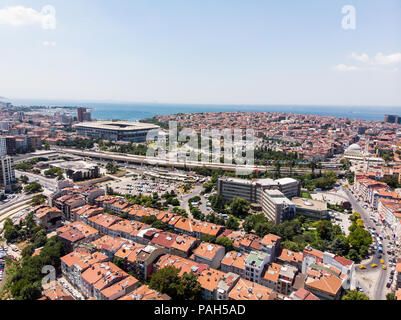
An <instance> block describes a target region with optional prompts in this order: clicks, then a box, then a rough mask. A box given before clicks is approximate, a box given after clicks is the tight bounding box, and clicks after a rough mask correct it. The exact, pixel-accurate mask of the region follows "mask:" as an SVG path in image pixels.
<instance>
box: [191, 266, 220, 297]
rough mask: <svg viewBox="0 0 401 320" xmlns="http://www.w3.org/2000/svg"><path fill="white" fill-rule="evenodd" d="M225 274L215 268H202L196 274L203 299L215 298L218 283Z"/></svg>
mask: <svg viewBox="0 0 401 320" xmlns="http://www.w3.org/2000/svg"><path fill="white" fill-rule="evenodd" d="M225 276H226V274H225V273H224V272H222V271H219V270H215V269H207V270H203V271H202V272H201V274H200V275H199V276H198V282H199V284H200V286H201V288H202V299H203V300H217V294H218V293H217V290H218V286H219V283H220V281H221V280H222V279H224V278H225Z"/></svg>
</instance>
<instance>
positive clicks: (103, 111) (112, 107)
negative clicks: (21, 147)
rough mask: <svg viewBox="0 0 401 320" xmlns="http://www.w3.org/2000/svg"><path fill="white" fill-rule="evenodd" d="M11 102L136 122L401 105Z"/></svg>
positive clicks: (374, 117)
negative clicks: (78, 109)
mask: <svg viewBox="0 0 401 320" xmlns="http://www.w3.org/2000/svg"><path fill="white" fill-rule="evenodd" d="M11 102H12V103H13V104H14V105H25V106H33V105H35V106H48V107H55V106H57V107H63V106H73V107H75V106H76V107H78V106H80V107H86V108H90V109H92V118H94V119H98V120H110V119H119V120H129V121H136V120H140V119H144V118H152V117H153V116H155V115H165V114H176V113H196V112H228V111H256V112H285V113H299V114H312V115H322V116H335V117H340V118H354V119H362V120H367V121H383V120H384V115H385V114H396V115H401V107H381V106H377V107H372V106H369V107H362V106H349V107H346V106H323V105H322V106H307V105H305V106H301V105H298V106H294V105H211V104H209V105H202V104H167V103H112V102H88V101H86V102H77V101H62V100H22V99H14V100H11Z"/></svg>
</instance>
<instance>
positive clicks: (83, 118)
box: [77, 108, 92, 122]
mask: <svg viewBox="0 0 401 320" xmlns="http://www.w3.org/2000/svg"><path fill="white" fill-rule="evenodd" d="M77 113H78V122H87V121H92V118H91V113H90V111H87V110H86V108H78V109H77Z"/></svg>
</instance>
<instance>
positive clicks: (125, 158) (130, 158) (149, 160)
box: [52, 147, 344, 174]
mask: <svg viewBox="0 0 401 320" xmlns="http://www.w3.org/2000/svg"><path fill="white" fill-rule="evenodd" d="M52 150H54V151H57V152H59V153H62V154H64V155H65V154H72V155H76V156H81V157H88V158H92V159H99V160H109V161H121V162H125V163H136V164H141V165H158V166H164V167H174V168H188V169H195V168H207V169H213V170H218V169H221V170H224V171H238V172H241V171H242V172H246V174H250V173H252V172H253V171H255V170H258V171H260V172H266V171H270V172H274V171H276V167H274V166H249V165H235V164H224V163H213V162H200V161H199V162H198V161H185V162H182V161H170V160H166V159H160V158H156V157H155V158H153V157H146V156H136V155H128V154H121V153H116V152H107V151H85V150H76V149H71V148H59V147H57V148H54V149H52ZM330 170H332V169H330ZM290 171H292V172H294V173H300V174H302V173H307V172H310V171H311V169H309V168H292V169H291V168H288V167H282V168H280V172H281V173H283V174H285V173H289V172H290ZM316 171H319V169H316ZM325 171H328V169H322V172H325ZM335 171H336V172H337V173H339V174H343V173H344V172H343V171H342V170H335Z"/></svg>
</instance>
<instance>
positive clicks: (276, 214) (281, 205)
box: [262, 190, 296, 225]
mask: <svg viewBox="0 0 401 320" xmlns="http://www.w3.org/2000/svg"><path fill="white" fill-rule="evenodd" d="M295 210H296V209H295V205H294V203H293V202H292V201H290V200H289V199H288V198H287V197H286V196H285V195H284V194H283V193H282V192H281V191H279V190H265V191H264V192H263V197H262V211H263V214H264V215H265V216H266V218H268V219H269V220H271V221H273V222H274V223H275V224H276V225H278V224H280V223H282V222H283V221H284V220H291V219H294V218H295Z"/></svg>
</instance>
